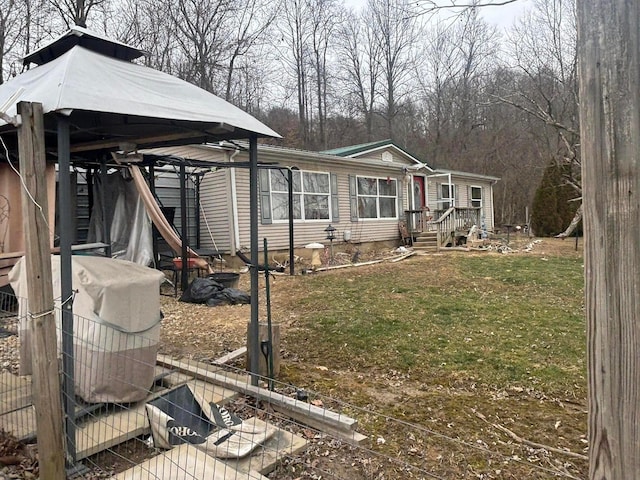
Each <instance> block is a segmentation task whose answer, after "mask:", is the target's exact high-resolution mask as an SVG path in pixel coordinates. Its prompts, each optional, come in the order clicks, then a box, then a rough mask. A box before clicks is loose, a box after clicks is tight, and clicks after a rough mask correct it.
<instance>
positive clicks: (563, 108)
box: [496, 0, 582, 237]
mask: <svg viewBox="0 0 640 480" xmlns="http://www.w3.org/2000/svg"><path fill="white" fill-rule="evenodd" d="M576 41H577V28H576V14H575V1H574V0H546V1H543V0H538V1H536V3H535V4H534V9H533V10H532V11H530V12H529V13H528V15H527V16H525V17H524V18H523V19H522V20H521V21H520V23H519V24H518V25H517V26H516V27H514V31H513V32H512V35H511V38H510V42H511V45H512V52H513V55H514V58H515V59H516V65H515V68H516V69H517V71H519V72H520V73H521V74H522V75H523V77H524V80H525V81H524V82H523V83H522V84H521V85H520V87H521V88H520V90H519V91H517V92H509V93H504V94H498V95H496V97H497V98H498V99H499V100H500V101H502V102H504V103H506V104H509V105H512V106H513V107H515V108H517V109H519V110H521V111H523V112H526V113H527V114H528V115H530V116H531V117H532V118H535V119H537V120H538V121H541V122H542V123H543V124H544V125H545V126H547V127H548V128H547V131H548V132H549V133H550V134H551V135H552V137H551V138H548V139H547V142H548V145H549V150H548V156H549V158H555V159H556V161H558V162H560V163H562V164H564V165H565V166H566V167H567V168H565V169H563V171H565V172H566V174H565V176H564V182H565V183H566V184H567V185H569V186H571V187H572V188H573V189H574V190H575V192H576V198H580V197H581V195H582V186H581V180H580V147H579V146H580V133H579V129H580V128H579V122H578V114H577V108H578V87H577V75H576V72H577V61H576ZM522 87H524V88H522ZM553 139H555V141H554V140H553ZM581 218H582V208H580V207H578V208H577V211H576V214H575V216H574V218H573V220H572V221H571V223H570V225H569V226H568V227H567V229H566V230H565V231H564V232H563V233H561V234H560V235H558V236H559V237H566V236H568V235H570V234H571V233H572V232H573V230H574V229H575V228H576V227H577V225H578V224H579V222H580V219H581Z"/></svg>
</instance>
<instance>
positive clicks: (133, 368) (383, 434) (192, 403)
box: [0, 294, 584, 480]
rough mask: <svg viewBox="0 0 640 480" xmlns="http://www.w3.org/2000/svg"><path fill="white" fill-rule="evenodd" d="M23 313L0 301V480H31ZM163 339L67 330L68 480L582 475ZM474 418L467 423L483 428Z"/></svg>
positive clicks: (112, 330) (485, 439) (513, 448)
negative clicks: (0, 478) (165, 347)
mask: <svg viewBox="0 0 640 480" xmlns="http://www.w3.org/2000/svg"><path fill="white" fill-rule="evenodd" d="M20 304H21V302H20V301H19V299H17V298H16V297H14V296H12V295H8V294H1V295H0V307H1V308H0V333H2V335H4V337H3V338H0V346H1V351H2V373H1V374H0V382H1V383H0V389H1V390H0V428H1V429H2V431H3V436H4V437H5V438H3V440H2V445H4V446H5V447H3V448H6V447H7V445H13V447H14V450H15V452H14V453H15V454H16V458H17V459H18V460H19V462H18V463H17V464H16V465H14V466H13V467H5V469H10V468H13V469H14V470H13V473H14V474H15V475H20V474H23V475H24V477H20V476H18V477H17V478H27V477H28V475H26V474H25V473H24V472H31V474H32V475H37V457H36V455H35V453H34V447H33V446H32V444H33V443H34V442H35V440H36V438H37V426H36V420H35V411H34V408H33V405H32V384H31V379H30V376H25V375H22V376H20V375H18V374H19V373H22V372H20V370H21V368H24V367H25V365H23V364H24V363H25V362H26V361H27V359H28V353H27V349H26V346H27V345H26V343H27V342H28V340H27V339H28V335H27V334H26V332H27V329H26V327H25V325H26V320H27V318H26V315H25V312H22V311H21V309H20ZM56 311H57V314H56V316H57V317H59V316H60V309H59V308H56ZM58 325H59V322H58ZM161 328H162V322H156V323H154V325H153V326H152V327H150V328H147V329H145V330H144V331H134V332H127V331H123V330H122V329H121V328H118V327H117V326H115V325H113V324H106V323H104V322H101V321H98V320H96V319H95V318H94V319H89V318H85V317H81V316H79V315H76V316H75V318H74V340H73V345H74V349H73V356H74V358H73V362H72V364H73V372H72V373H71V374H72V375H73V385H74V392H72V393H73V398H71V400H72V402H71V403H72V404H73V411H72V412H67V415H69V416H70V418H71V420H72V421H71V422H70V423H71V425H72V428H70V429H67V430H68V431H67V432H66V433H67V436H68V443H67V452H68V453H69V452H72V453H73V456H74V457H75V460H74V461H73V462H71V463H72V465H70V468H69V470H68V472H69V476H70V477H74V478H86V479H94V478H95V479H97V478H115V479H208V478H215V479H240V478H242V479H264V478H271V479H283V480H284V479H290V480H293V479H298V478H311V479H321V478H323V479H329V478H333V479H356V480H357V479H405V478H415V479H429V478H436V479H440V478H483V479H488V478H540V479H542V478H574V479H575V478H580V473H581V472H582V471H583V468H584V458H580V457H581V455H579V454H576V455H575V456H571V455H570V452H567V455H563V452H553V451H550V450H549V449H547V448H545V447H544V446H536V445H532V444H525V443H522V442H517V441H514V440H513V439H509V437H508V436H507V437H505V436H504V435H503V436H502V437H499V436H498V435H489V432H488V430H489V429H488V428H487V429H486V430H485V429H483V428H482V427H479V428H478V432H477V435H476V436H475V437H474V438H464V437H462V436H459V435H457V434H456V431H455V429H454V428H452V429H450V430H449V431H444V432H443V431H442V430H437V429H435V428H433V429H432V428H429V427H428V426H427V425H424V424H417V423H413V422H411V421H406V420H403V419H400V418H393V417H391V416H390V415H387V414H386V413H385V412H384V411H380V410H379V409H378V408H377V407H376V405H364V406H363V405H355V404H353V403H349V402H344V401H342V400H340V399H337V398H333V397H331V396H327V395H322V394H320V393H318V392H315V391H312V390H311V389H306V388H305V389H302V388H299V387H296V386H295V385H291V384H287V383H281V382H278V381H269V379H267V378H264V377H260V376H249V375H247V373H246V371H245V370H244V369H243V368H242V363H243V359H244V357H243V355H242V349H240V351H237V352H233V353H231V354H227V355H224V356H221V357H218V358H217V359H215V358H214V359H212V352H198V351H196V352H194V351H193V350H192V351H190V352H188V353H187V352H184V354H183V355H176V354H174V355H172V356H169V355H165V354H163V353H162V346H161V342H160V341H159V338H160V337H159V331H160V329H161ZM58 335H61V332H60V329H58ZM59 344H61V342H59ZM174 353H175V352H174ZM60 355H63V353H62V352H61V353H60ZM196 359H199V360H196ZM60 365H62V361H61V362H60ZM65 375H69V372H62V373H61V381H62V380H64V376H65ZM270 386H271V388H269V387H270ZM63 403H64V402H63ZM415 408H416V409H425V410H426V409H428V408H429V407H428V406H427V405H416V407H415ZM482 417H483V416H482V414H481V413H480V412H477V420H478V422H479V424H480V425H482V424H483V423H486V424H487V427H489V426H490V421H488V420H487V419H483V418H482ZM69 430H70V431H69ZM12 442H14V443H12ZM16 442H17V443H16ZM2 453H3V454H4V453H6V452H4V451H3V452H2ZM9 471H10V470H7V472H9Z"/></svg>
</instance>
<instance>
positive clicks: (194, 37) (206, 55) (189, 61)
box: [169, 0, 237, 93]
mask: <svg viewBox="0 0 640 480" xmlns="http://www.w3.org/2000/svg"><path fill="white" fill-rule="evenodd" d="M236 13H237V12H236V8H235V3H234V2H231V0H184V1H180V2H172V3H171V4H170V8H169V16H170V18H171V20H172V22H173V25H174V27H175V29H176V30H175V31H176V35H175V40H176V42H177V46H178V48H177V52H176V53H177V54H178V55H179V56H180V58H179V60H178V61H179V65H178V72H177V73H179V75H180V76H181V77H182V78H184V79H185V80H187V81H190V82H192V83H194V84H196V85H198V86H199V87H200V88H203V89H205V90H208V91H210V92H213V93H220V91H219V90H220V88H218V85H224V83H223V82H220V81H219V80H220V79H221V78H223V77H224V74H223V73H222V72H223V69H224V65H223V63H222V59H223V57H224V53H225V48H226V35H227V25H228V20H229V18H230V17H231V16H233V15H235V14H236Z"/></svg>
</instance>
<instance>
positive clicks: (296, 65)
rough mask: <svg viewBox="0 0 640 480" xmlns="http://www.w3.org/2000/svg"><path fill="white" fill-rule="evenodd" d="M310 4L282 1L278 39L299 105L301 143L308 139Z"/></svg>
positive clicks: (303, 143) (305, 142) (303, 144)
mask: <svg viewBox="0 0 640 480" xmlns="http://www.w3.org/2000/svg"><path fill="white" fill-rule="evenodd" d="M309 18H310V14H309V4H308V2H307V1H306V0H285V2H284V16H283V19H282V24H281V28H280V33H281V40H282V43H283V44H284V45H285V49H284V51H283V55H282V60H283V62H284V63H285V65H286V66H287V67H288V68H289V70H290V71H291V72H292V73H293V75H294V78H295V82H296V86H295V90H296V99H297V105H298V137H299V139H300V141H301V142H302V146H305V147H306V146H307V145H308V144H309V139H310V129H309V123H310V113H311V112H310V103H311V100H310V96H309V91H308V89H309V85H308V83H309V70H310V66H309V63H310V62H309V59H310V48H309V43H310V42H309V37H310V31H311V29H310V25H309V23H310V22H309Z"/></svg>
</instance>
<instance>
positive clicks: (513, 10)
mask: <svg viewBox="0 0 640 480" xmlns="http://www.w3.org/2000/svg"><path fill="white" fill-rule="evenodd" d="M436 1H437V3H439V4H441V5H450V4H451V3H453V2H455V3H458V4H468V3H471V0H469V1H468V2H467V1H466V0H436ZM531 1H532V0H516V1H514V2H513V3H509V4H507V5H496V6H493V7H491V6H486V7H482V8H481V9H480V11H481V12H482V16H483V17H484V18H485V19H486V20H487V21H488V22H491V23H493V24H495V25H496V26H498V27H500V28H503V29H507V28H509V27H510V26H511V25H512V24H513V21H514V20H515V19H516V18H518V17H519V16H520V15H522V13H523V12H524V10H525V9H526V8H527V7H528V6H530V5H531ZM418 2H419V0H418ZM503 2H504V0H483V2H482V3H486V4H488V3H503ZM345 4H346V5H347V6H348V7H351V8H355V9H360V8H361V7H362V6H364V5H365V4H366V0H345ZM447 12H448V13H447ZM454 12H455V10H453V9H452V10H443V11H442V12H441V14H442V15H451V14H453V13H454Z"/></svg>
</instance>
